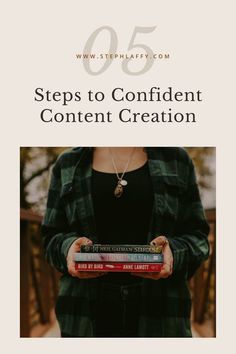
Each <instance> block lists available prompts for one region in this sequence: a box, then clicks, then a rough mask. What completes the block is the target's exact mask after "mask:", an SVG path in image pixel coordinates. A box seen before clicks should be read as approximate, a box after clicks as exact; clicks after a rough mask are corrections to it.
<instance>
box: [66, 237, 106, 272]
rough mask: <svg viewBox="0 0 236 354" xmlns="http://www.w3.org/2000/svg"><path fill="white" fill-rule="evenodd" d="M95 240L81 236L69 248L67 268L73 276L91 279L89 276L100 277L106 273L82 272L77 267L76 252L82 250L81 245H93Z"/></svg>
mask: <svg viewBox="0 0 236 354" xmlns="http://www.w3.org/2000/svg"><path fill="white" fill-rule="evenodd" d="M92 244H93V242H92V241H91V240H89V239H88V238H87V237H79V238H78V239H77V240H75V241H74V242H73V243H72V245H71V246H70V248H69V251H68V255H67V258H66V260H67V268H68V272H69V274H70V275H72V277H77V278H80V279H89V278H98V277H101V276H102V275H105V274H106V272H86V271H84V272H81V271H79V270H76V269H75V261H74V253H75V252H80V247H81V245H92Z"/></svg>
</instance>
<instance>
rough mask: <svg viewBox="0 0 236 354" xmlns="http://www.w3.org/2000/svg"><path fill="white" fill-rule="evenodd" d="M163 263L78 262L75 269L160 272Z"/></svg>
mask: <svg viewBox="0 0 236 354" xmlns="http://www.w3.org/2000/svg"><path fill="white" fill-rule="evenodd" d="M162 266H163V264H162V263H141V262H138V263H118V262H117V263H112V262H84V263H82V262H76V263H75V269H76V270H79V271H81V272H82V271H86V272H90V271H91V272H99V271H106V272H160V271H161V269H162Z"/></svg>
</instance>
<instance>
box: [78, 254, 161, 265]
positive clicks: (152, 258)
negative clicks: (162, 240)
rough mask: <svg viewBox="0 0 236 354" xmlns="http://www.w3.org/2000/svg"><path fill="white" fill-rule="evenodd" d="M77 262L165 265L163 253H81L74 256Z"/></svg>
mask: <svg viewBox="0 0 236 354" xmlns="http://www.w3.org/2000/svg"><path fill="white" fill-rule="evenodd" d="M74 261H75V262H133V263H135V262H142V263H155V262H157V263H163V254H162V253H156V254H155V253H80V252H76V253H75V254H74Z"/></svg>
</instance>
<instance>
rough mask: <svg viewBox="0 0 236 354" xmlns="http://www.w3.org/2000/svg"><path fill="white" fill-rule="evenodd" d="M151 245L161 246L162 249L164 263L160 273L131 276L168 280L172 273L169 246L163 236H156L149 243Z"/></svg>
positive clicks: (171, 258)
mask: <svg viewBox="0 0 236 354" xmlns="http://www.w3.org/2000/svg"><path fill="white" fill-rule="evenodd" d="M150 244H151V245H154V246H162V247H163V256H164V262H163V267H162V269H161V271H160V272H142V273H141V272H140V273H139V272H137V273H131V274H132V275H135V276H137V277H142V278H148V279H154V280H158V279H163V278H168V277H169V276H170V275H171V274H172V271H173V254H172V251H171V249H170V246H169V242H168V239H167V238H166V237H165V236H158V237H156V238H154V239H153V240H152V241H151V242H150Z"/></svg>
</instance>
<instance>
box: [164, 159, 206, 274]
mask: <svg viewBox="0 0 236 354" xmlns="http://www.w3.org/2000/svg"><path fill="white" fill-rule="evenodd" d="M208 234H209V225H208V223H207V221H206V218H205V213H204V210H203V206H202V203H201V199H200V194H199V189H198V185H197V182H196V174H195V169H194V166H193V163H192V161H191V160H190V162H189V173H188V182H187V189H186V191H185V192H184V193H183V197H182V200H181V201H180V213H179V218H178V220H177V228H176V235H175V236H174V237H172V238H169V243H170V247H171V249H172V252H173V258H174V264H173V275H181V278H182V277H184V278H185V279H189V278H190V277H191V276H192V275H193V274H194V272H195V271H196V270H197V268H198V267H199V266H200V265H201V263H202V262H203V261H204V260H206V259H207V258H208V256H209V242H208Z"/></svg>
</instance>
